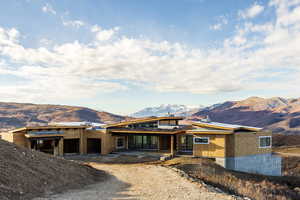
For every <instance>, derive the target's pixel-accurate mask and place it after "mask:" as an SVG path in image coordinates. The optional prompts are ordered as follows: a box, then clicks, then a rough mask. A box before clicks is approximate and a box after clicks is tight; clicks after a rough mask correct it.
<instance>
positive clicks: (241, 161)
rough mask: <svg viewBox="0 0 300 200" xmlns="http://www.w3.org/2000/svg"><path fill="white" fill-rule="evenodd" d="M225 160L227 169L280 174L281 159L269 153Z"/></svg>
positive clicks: (273, 174) (271, 174)
mask: <svg viewBox="0 0 300 200" xmlns="http://www.w3.org/2000/svg"><path fill="white" fill-rule="evenodd" d="M225 162H226V163H225V168H227V169H231V170H236V171H242V172H249V173H255V174H264V175H270V176H281V166H282V165H281V162H282V159H281V157H279V156H275V155H272V154H271V153H267V154H257V155H249V156H241V157H232V158H226V161H225Z"/></svg>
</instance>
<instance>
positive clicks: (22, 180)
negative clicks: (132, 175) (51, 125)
mask: <svg viewBox="0 0 300 200" xmlns="http://www.w3.org/2000/svg"><path fill="white" fill-rule="evenodd" d="M0 169H1V173H0V199H1V200H9V199H16V200H17V199H22V200H24V199H25V200H26V199H32V198H33V197H37V196H41V195H44V194H49V193H51V192H55V193H57V192H62V191H65V190H68V189H75V188H81V187H82V186H83V185H88V184H93V183H96V182H98V181H102V180H104V179H105V178H106V174H105V173H104V172H102V171H99V170H95V169H93V168H90V167H88V166H83V165H80V164H78V163H75V162H72V161H67V160H65V159H62V158H57V157H53V156H51V155H48V154H44V153H41V152H38V151H31V150H29V149H25V148H20V147H18V146H16V145H14V144H11V143H9V142H6V141H3V140H1V139H0Z"/></svg>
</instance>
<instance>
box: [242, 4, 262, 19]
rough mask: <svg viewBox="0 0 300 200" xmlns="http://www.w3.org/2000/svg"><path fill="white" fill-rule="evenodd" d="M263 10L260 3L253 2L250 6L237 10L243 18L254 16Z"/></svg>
mask: <svg viewBox="0 0 300 200" xmlns="http://www.w3.org/2000/svg"><path fill="white" fill-rule="evenodd" d="M263 11H264V7H263V6H262V5H259V4H257V3H254V4H253V5H252V6H251V7H250V8H248V9H246V10H242V11H239V16H240V17H241V18H244V19H247V18H254V17H256V16H257V15H259V14H260V13H262V12H263Z"/></svg>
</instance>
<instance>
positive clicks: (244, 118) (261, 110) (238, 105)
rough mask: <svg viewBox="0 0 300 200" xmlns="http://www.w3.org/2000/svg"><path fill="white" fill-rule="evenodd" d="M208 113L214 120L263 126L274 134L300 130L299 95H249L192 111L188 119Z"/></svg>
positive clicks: (295, 132) (296, 132)
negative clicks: (293, 96) (288, 97)
mask: <svg viewBox="0 0 300 200" xmlns="http://www.w3.org/2000/svg"><path fill="white" fill-rule="evenodd" d="M206 115H209V116H210V118H211V119H212V120H213V121H217V122H224V123H233V124H242V125H248V126H257V127H264V128H266V129H269V130H272V131H273V132H274V133H285V134H298V133H300V98H298V99H284V98H280V97H274V98H260V97H250V98H247V99H245V100H241V101H227V102H225V103H221V104H217V105H214V106H211V107H207V108H204V109H202V110H200V111H199V112H197V113H194V114H193V115H192V116H191V117H189V119H195V118H202V117H205V116H206Z"/></svg>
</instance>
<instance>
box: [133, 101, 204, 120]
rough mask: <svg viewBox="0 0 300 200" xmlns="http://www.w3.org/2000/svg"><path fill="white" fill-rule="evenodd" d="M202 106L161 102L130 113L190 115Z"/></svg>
mask: <svg viewBox="0 0 300 200" xmlns="http://www.w3.org/2000/svg"><path fill="white" fill-rule="evenodd" d="M201 108H203V106H187V105H178V104H162V105H160V106H157V107H147V108H144V109H142V110H140V111H138V112H135V113H133V114H131V115H130V116H132V117H149V116H166V115H168V114H173V115H176V116H191V115H192V114H194V113H196V112H199V111H200V109H201Z"/></svg>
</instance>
